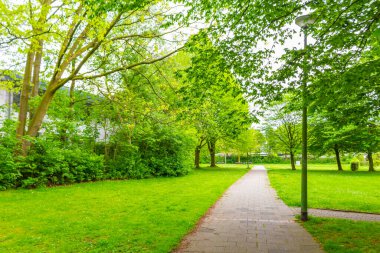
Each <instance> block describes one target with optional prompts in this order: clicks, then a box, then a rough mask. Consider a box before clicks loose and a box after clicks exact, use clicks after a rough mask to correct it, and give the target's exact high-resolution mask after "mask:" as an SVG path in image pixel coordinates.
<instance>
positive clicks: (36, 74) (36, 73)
mask: <svg viewBox="0 0 380 253" xmlns="http://www.w3.org/2000/svg"><path fill="white" fill-rule="evenodd" d="M38 47H39V48H38V51H37V52H36V56H35V58H34V64H33V65H34V66H33V79H32V84H33V89H32V97H35V96H38V91H39V89H40V71H41V60H42V50H43V41H42V40H39V41H38Z"/></svg>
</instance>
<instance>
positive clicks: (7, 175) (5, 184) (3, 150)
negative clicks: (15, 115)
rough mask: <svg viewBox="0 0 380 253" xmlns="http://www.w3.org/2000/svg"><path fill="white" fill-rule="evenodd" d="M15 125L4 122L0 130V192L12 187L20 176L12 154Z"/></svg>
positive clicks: (15, 141)
mask: <svg viewBox="0 0 380 253" xmlns="http://www.w3.org/2000/svg"><path fill="white" fill-rule="evenodd" d="M15 129H16V123H15V122H14V121H11V120H5V121H3V123H2V127H1V128H0V190H5V189H7V188H11V187H13V186H14V185H15V184H16V182H17V180H18V178H19V177H20V176H21V174H20V173H19V171H18V170H17V165H16V162H15V161H14V158H13V154H14V150H15V147H16V143H17V140H16V137H15V136H14V132H15V131H16V130H15Z"/></svg>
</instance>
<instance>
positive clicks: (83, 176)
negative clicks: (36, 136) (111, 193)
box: [18, 140, 104, 188]
mask: <svg viewBox="0 0 380 253" xmlns="http://www.w3.org/2000/svg"><path fill="white" fill-rule="evenodd" d="M18 167H19V170H20V173H21V174H22V178H21V180H20V183H21V187H25V188H34V187H38V186H44V185H61V184H70V183H79V182H86V181H95V180H99V179H102V178H103V176H104V165H103V157H102V156H99V155H96V154H92V153H89V152H86V151H83V150H80V149H62V148H60V147H57V146H54V143H51V142H48V141H45V142H42V141H41V140H39V141H38V142H35V143H34V145H33V147H32V149H31V151H30V154H29V155H28V156H27V157H25V158H24V159H23V160H21V161H20V162H19V163H18Z"/></svg>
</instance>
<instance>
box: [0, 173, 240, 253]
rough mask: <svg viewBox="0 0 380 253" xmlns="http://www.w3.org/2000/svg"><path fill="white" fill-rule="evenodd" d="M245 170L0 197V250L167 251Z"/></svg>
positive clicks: (20, 192) (18, 192) (19, 192)
mask: <svg viewBox="0 0 380 253" xmlns="http://www.w3.org/2000/svg"><path fill="white" fill-rule="evenodd" d="M246 172H247V170H246V169H245V166H240V167H236V166H234V168H228V167H225V168H217V169H210V168H202V169H199V170H196V171H193V172H191V173H190V174H189V175H187V176H184V177H178V178H154V179H145V180H125V181H102V182H94V183H82V184H75V185H70V186H62V187H54V188H42V189H36V190H9V191H5V192H0V206H1V208H0V249H1V250H0V251H1V252H170V251H171V250H172V249H173V248H175V247H176V246H177V245H178V243H179V242H180V240H181V238H183V236H184V235H186V234H187V233H188V232H189V231H190V230H191V229H192V228H193V227H194V225H195V224H196V223H197V221H198V220H199V218H200V217H201V216H203V215H204V214H205V212H206V211H207V210H208V209H209V208H210V207H211V206H212V205H213V204H214V203H215V201H216V200H217V199H218V198H219V197H220V196H221V194H222V193H223V192H224V191H225V190H226V189H227V188H228V187H229V186H230V185H231V184H232V183H234V182H235V181H236V180H237V179H238V178H240V177H241V176H242V175H243V174H245V173H246Z"/></svg>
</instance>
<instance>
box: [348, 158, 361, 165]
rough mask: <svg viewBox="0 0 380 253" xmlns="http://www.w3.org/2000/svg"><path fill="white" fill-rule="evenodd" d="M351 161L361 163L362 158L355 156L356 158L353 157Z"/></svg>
mask: <svg viewBox="0 0 380 253" xmlns="http://www.w3.org/2000/svg"><path fill="white" fill-rule="evenodd" d="M350 163H357V164H359V163H360V160H359V159H358V158H357V157H354V158H352V159H351V162H350Z"/></svg>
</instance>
